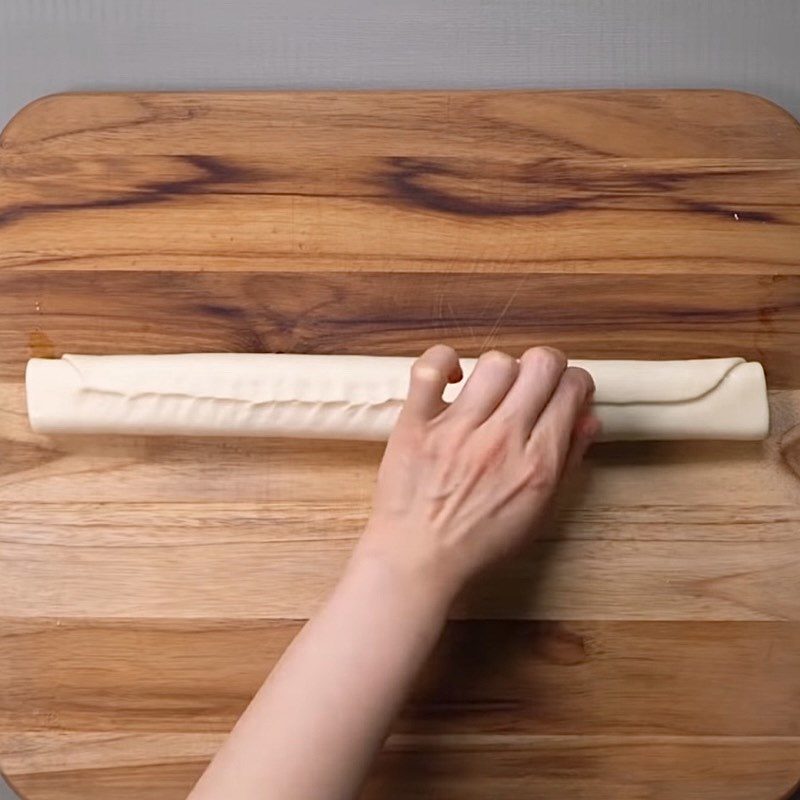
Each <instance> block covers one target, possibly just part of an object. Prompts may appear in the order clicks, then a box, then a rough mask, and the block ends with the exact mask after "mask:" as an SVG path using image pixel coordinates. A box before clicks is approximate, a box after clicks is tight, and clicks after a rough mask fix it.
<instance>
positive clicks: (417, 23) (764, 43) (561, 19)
mask: <svg viewBox="0 0 800 800" xmlns="http://www.w3.org/2000/svg"><path fill="white" fill-rule="evenodd" d="M607 86H613V87H637V86H651V87H653V86H661V87H727V88H733V89H744V90H746V91H750V92H757V93H759V94H763V95H765V96H766V97H769V98H771V99H772V100H775V101H776V102H778V103H780V104H781V105H783V106H784V107H785V108H787V109H788V110H789V111H791V112H792V113H794V114H795V115H796V116H800V0H327V1H326V2H324V1H323V0H318V1H317V2H314V0H287V1H286V2H275V0H217V1H216V2H213V1H212V0H0V125H2V124H4V123H5V122H6V121H7V120H8V119H9V118H10V117H11V116H12V115H13V114H14V113H15V112H16V111H17V110H18V109H19V108H20V107H22V106H23V105H24V104H25V103H27V102H29V101H31V100H33V99H34V98H36V97H39V96H40V95H43V94H48V93H51V92H59V91H65V90H78V89H82V90H86V89H89V90H92V89H107V90H108V89H204V88H215V89H233V88H251V89H257V88H263V89H267V88H311V87H313V88H336V89H344V88H370V87H375V88H381V87H382V88H426V87H431V88H435V87H453V88H468V87H471V88H480V87H484V88H493V87H498V88H499V87H542V88H558V87H568V88H579V87H607ZM68 766H69V765H65V767H68ZM12 797H14V795H13V794H11V793H10V792H8V791H7V790H4V789H3V788H2V786H0V800H8V799H9V798H12Z"/></svg>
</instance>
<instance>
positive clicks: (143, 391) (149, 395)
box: [26, 353, 769, 440]
mask: <svg viewBox="0 0 800 800" xmlns="http://www.w3.org/2000/svg"><path fill="white" fill-rule="evenodd" d="M413 361H414V359H412V358H398V357H383V356H333V355H283V354H255V353H253V354H245V353H198V354H186V355H150V356H80V355H65V356H63V357H62V358H60V359H40V358H35V359H32V360H31V361H29V362H28V368H27V373H26V386H27V397H28V416H29V419H30V423H31V427H32V428H33V430H35V431H37V432H40V433H49V434H67V433H69V434H73V433H83V434H85V433H112V434H150V435H153V434H155V435H159V434H162V435H186V436H189V435H191V436H286V437H304V438H323V439H324V438H334V439H367V440H384V439H386V438H387V437H388V436H389V433H390V431H391V429H392V426H393V425H394V422H395V420H396V419H397V415H398V413H399V411H400V408H401V406H402V403H403V400H404V398H405V397H406V393H407V390H408V381H409V374H410V368H411V364H412V363H413ZM461 363H462V366H463V368H464V373H465V376H469V373H470V372H471V371H472V369H474V366H475V363H476V361H475V359H462V362H461ZM570 363H571V364H574V365H576V366H580V367H583V368H585V369H587V370H588V371H589V372H590V373H591V374H592V377H593V378H594V380H595V384H596V387H597V390H596V393H595V398H594V413H595V414H596V415H597V416H598V417H599V418H600V420H601V421H602V423H603V434H602V437H603V438H604V439H606V440H626V439H762V438H764V437H765V436H766V435H767V431H768V427H769V409H768V405H767V391H766V383H765V380H764V371H763V369H762V367H761V365H760V364H759V363H758V362H747V361H745V360H744V359H742V358H711V359H700V360H691V361H571V362H570ZM461 385H462V384H455V385H453V386H449V387H448V388H447V390H446V392H445V399H446V400H448V401H450V400H453V399H454V398H455V397H456V396H457V395H458V392H459V391H460V389H461Z"/></svg>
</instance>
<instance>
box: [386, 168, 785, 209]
mask: <svg viewBox="0 0 800 800" xmlns="http://www.w3.org/2000/svg"><path fill="white" fill-rule="evenodd" d="M387 164H388V169H387V170H386V171H385V172H384V174H383V175H382V176H381V180H382V181H383V183H384V185H385V186H386V187H387V188H388V189H389V193H390V195H393V196H394V197H396V198H398V199H399V200H401V201H402V202H404V203H411V204H413V205H416V206H421V207H423V208H427V209H429V210H431V211H439V212H443V213H449V214H457V215H463V216H473V217H508V216H527V217H547V216H551V215H555V214H562V213H564V212H569V211H588V210H594V211H599V210H604V209H606V208H610V207H611V206H610V204H611V203H612V202H613V201H614V199H618V198H619V197H621V196H629V197H630V196H635V197H639V196H640V197H641V198H642V200H643V202H645V201H647V200H651V199H652V196H653V193H658V195H659V196H664V195H668V196H669V202H671V203H672V205H673V207H674V209H675V210H678V211H689V212H695V213H699V214H708V215H713V216H720V217H724V218H726V219H730V218H733V217H734V215H736V217H737V218H738V220H739V221H741V222H769V223H774V224H781V222H782V221H781V219H780V217H779V216H778V215H777V214H773V213H771V212H767V211H753V210H739V209H737V208H733V207H728V206H723V205H720V204H718V203H712V202H706V201H703V200H696V199H692V198H685V197H681V196H679V195H676V194H675V190H676V189H677V188H680V187H681V186H682V185H683V184H684V183H686V182H688V181H690V180H691V181H697V180H698V179H702V178H704V177H719V173H715V172H709V171H706V172H703V171H695V172H672V173H656V172H646V171H637V170H625V171H624V172H621V171H620V169H619V168H618V167H617V168H616V169H610V168H605V169H598V168H597V167H593V166H587V165H581V164H580V163H578V164H577V165H576V164H574V163H573V164H570V163H567V162H564V161H563V160H561V159H543V160H541V161H537V162H533V163H532V164H527V165H521V168H520V169H518V170H515V171H513V172H510V173H507V174H506V173H504V174H500V175H498V176H496V177H497V178H498V179H500V180H504V181H508V185H509V188H512V189H513V192H511V194H513V196H512V197H502V196H498V195H495V198H494V199H491V200H487V199H486V198H487V197H491V193H490V192H485V191H484V192H480V193H478V192H475V194H474V196H472V197H470V196H465V195H464V194H463V193H459V192H457V191H454V190H452V189H448V188H447V187H446V185H443V186H441V187H437V186H434V185H432V184H434V183H436V181H437V179H438V180H439V181H440V182H441V183H443V184H446V181H447V180H448V179H449V180H451V181H459V182H468V181H474V182H475V184H476V185H480V183H481V181H484V182H485V181H486V180H487V178H492V177H493V176H492V175H490V174H487V173H486V171H485V170H483V169H480V168H479V169H478V170H476V171H475V172H467V171H465V170H463V169H458V168H457V167H454V166H453V165H452V164H450V163H449V162H445V161H433V160H426V159H417V158H406V157H390V158H388V159H387ZM480 166H483V165H479V167H480ZM753 174H755V171H754V170H732V171H728V172H726V173H725V176H738V177H742V176H747V175H753ZM531 189H535V190H538V192H539V194H540V195H544V197H543V198H542V199H537V200H533V201H532V200H531V199H530V194H531Z"/></svg>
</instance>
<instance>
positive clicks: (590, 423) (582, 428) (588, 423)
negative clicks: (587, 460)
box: [564, 414, 601, 475]
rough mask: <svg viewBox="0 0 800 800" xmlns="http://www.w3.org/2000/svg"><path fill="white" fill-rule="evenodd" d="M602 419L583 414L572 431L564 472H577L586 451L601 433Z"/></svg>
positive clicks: (566, 473)
mask: <svg viewBox="0 0 800 800" xmlns="http://www.w3.org/2000/svg"><path fill="white" fill-rule="evenodd" d="M600 428H601V425H600V420H599V419H597V417H593V416H591V415H590V414H586V415H585V416H582V417H581V418H580V419H579V420H578V422H577V423H576V425H575V429H574V431H573V432H572V441H571V443H570V448H569V452H568V453H567V458H566V462H565V464H564V474H565V475H569V474H571V473H573V472H575V471H576V470H577V469H578V467H579V466H580V464H581V461H583V457H584V456H585V455H586V451H587V450H588V449H589V447H590V446H591V444H592V442H594V441H595V439H597V436H598V434H599V433H600Z"/></svg>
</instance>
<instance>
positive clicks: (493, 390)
mask: <svg viewBox="0 0 800 800" xmlns="http://www.w3.org/2000/svg"><path fill="white" fill-rule="evenodd" d="M518 373H519V364H518V363H517V360H516V359H515V358H512V357H511V356H509V355H507V354H506V353H501V352H499V351H498V350H490V351H489V352H488V353H484V354H483V355H482V356H481V357H480V358H479V359H478V363H477V364H476V365H475V369H474V370H473V371H472V374H471V375H470V376H469V378H468V379H467V382H466V384H465V385H464V388H463V389H462V390H461V392H460V393H459V395H458V397H457V398H456V399H455V400H454V401H453V402H452V404H451V412H450V413H452V414H453V415H455V414H459V415H464V416H465V417H467V418H468V419H469V420H470V422H471V423H472V424H474V425H476V426H477V425H480V424H481V423H482V422H483V421H484V420H486V419H488V417H490V416H491V414H492V412H493V411H494V410H495V409H496V408H497V406H498V405H499V404H500V402H501V401H502V400H503V398H504V397H505V396H506V394H507V393H508V390H509V389H510V388H511V387H512V386H513V385H514V381H515V380H516V379H517V375H518Z"/></svg>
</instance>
